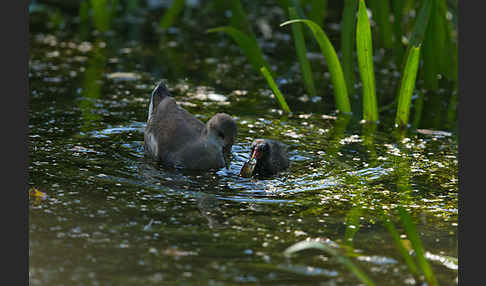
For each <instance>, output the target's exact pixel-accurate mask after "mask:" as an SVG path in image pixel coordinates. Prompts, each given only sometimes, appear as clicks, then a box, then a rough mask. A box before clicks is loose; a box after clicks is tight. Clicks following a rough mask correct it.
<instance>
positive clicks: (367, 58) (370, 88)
mask: <svg viewBox="0 0 486 286" xmlns="http://www.w3.org/2000/svg"><path fill="white" fill-rule="evenodd" d="M356 50H357V54H358V64H359V71H360V75H361V82H362V85H363V119H364V120H365V121H368V122H377V121H378V106H377V101H376V91H375V72H374V68H373V46H372V41H371V27H370V22H369V19H368V13H367V10H366V4H365V1H364V0H360V1H359V10H358V23H357V25H356Z"/></svg>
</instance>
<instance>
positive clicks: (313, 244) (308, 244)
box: [284, 241, 375, 286]
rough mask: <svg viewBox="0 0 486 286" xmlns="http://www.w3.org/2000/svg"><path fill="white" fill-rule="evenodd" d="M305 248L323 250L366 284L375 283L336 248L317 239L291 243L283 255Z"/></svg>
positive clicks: (369, 285)
mask: <svg viewBox="0 0 486 286" xmlns="http://www.w3.org/2000/svg"><path fill="white" fill-rule="evenodd" d="M307 249H318V250H321V251H323V252H325V253H326V254H329V255H331V256H333V257H335V258H336V259H337V261H338V262H339V263H341V264H342V265H344V266H345V267H346V268H348V269H349V270H350V271H351V272H352V273H353V274H354V275H355V276H356V278H358V279H359V280H360V281H361V282H362V283H364V284H365V285H368V286H373V285H375V283H374V282H373V281H372V280H371V279H370V278H369V277H368V276H367V275H366V274H365V273H364V272H363V271H362V270H361V269H360V268H359V267H358V266H356V265H355V264H354V263H353V262H352V261H351V260H349V259H348V258H347V257H346V256H345V255H343V254H341V253H340V252H338V251H337V250H336V249H334V248H332V247H330V246H328V245H326V244H323V243H321V242H318V241H300V242H297V243H295V244H293V245H291V246H290V247H288V248H287V249H285V251H284V255H285V256H287V257H290V256H291V255H292V254H294V253H296V252H299V251H302V250H307Z"/></svg>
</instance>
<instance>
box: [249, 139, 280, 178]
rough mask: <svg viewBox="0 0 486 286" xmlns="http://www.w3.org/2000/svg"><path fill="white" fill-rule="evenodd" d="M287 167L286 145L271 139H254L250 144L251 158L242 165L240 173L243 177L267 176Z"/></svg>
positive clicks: (276, 173)
mask: <svg viewBox="0 0 486 286" xmlns="http://www.w3.org/2000/svg"><path fill="white" fill-rule="evenodd" d="M253 160H256V163H255V162H254V161H253ZM252 161H253V162H252ZM288 167H289V159H288V153H287V147H286V146H285V145H284V144H283V143H281V142H279V141H276V140H271V139H255V140H254V141H253V143H252V144H251V159H250V160H249V161H248V162H247V164H245V166H243V168H242V170H241V172H240V174H241V175H242V176H244V177H248V176H262V177H268V176H273V175H278V174H279V173H280V172H281V171H283V170H285V169H287V168H288Z"/></svg>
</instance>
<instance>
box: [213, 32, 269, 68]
mask: <svg viewBox="0 0 486 286" xmlns="http://www.w3.org/2000/svg"><path fill="white" fill-rule="evenodd" d="M207 32H208V33H214V32H225V33H226V34H228V35H230V36H231V37H232V38H233V40H234V41H235V42H236V44H237V45H238V46H239V47H240V49H241V50H242V52H243V54H244V55H245V56H246V58H247V59H248V61H249V62H250V64H251V65H252V66H253V68H255V70H256V71H257V72H259V71H260V67H262V66H264V67H265V68H266V69H267V70H271V69H270V66H269V64H268V63H267V61H266V60H265V58H264V57H263V52H262V51H261V49H260V46H259V45H258V42H257V40H256V38H255V37H254V36H250V35H246V34H244V33H243V32H241V31H240V30H237V29H235V28H233V27H230V26H225V27H216V28H212V29H209V30H207Z"/></svg>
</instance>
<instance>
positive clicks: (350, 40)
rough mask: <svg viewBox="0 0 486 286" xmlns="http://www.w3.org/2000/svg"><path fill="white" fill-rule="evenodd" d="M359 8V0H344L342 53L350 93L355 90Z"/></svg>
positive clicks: (345, 77)
mask: <svg viewBox="0 0 486 286" xmlns="http://www.w3.org/2000/svg"><path fill="white" fill-rule="evenodd" d="M357 8H358V1H356V0H344V8H343V16H342V22H341V23H342V24H341V27H342V30H341V54H342V59H341V60H342V64H343V74H344V80H345V81H346V87H347V89H348V93H352V91H353V90H354V86H353V85H354V56H353V52H354V47H355V45H354V41H355V31H356V30H355V26H356V11H357Z"/></svg>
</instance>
